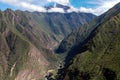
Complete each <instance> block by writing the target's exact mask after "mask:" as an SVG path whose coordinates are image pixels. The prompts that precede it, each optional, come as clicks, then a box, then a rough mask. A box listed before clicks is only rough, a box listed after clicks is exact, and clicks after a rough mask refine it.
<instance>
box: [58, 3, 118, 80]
mask: <svg viewBox="0 0 120 80" xmlns="http://www.w3.org/2000/svg"><path fill="white" fill-rule="evenodd" d="M94 24H95V25H96V24H97V26H96V27H95V26H93V25H92V27H93V28H94V29H93V30H92V31H91V32H90V35H88V37H87V38H86V39H85V42H84V43H83V44H79V46H77V47H75V48H76V49H74V50H77V51H74V52H73V53H74V57H73V59H72V60H70V62H69V63H67V64H66V67H65V68H63V71H61V72H60V73H59V78H58V80H119V79H120V41H119V40H120V3H118V4H117V5H116V6H114V7H113V8H112V9H110V10H109V11H108V12H106V13H105V14H103V15H101V16H99V18H98V19H97V20H96V23H94ZM88 26H89V25H88ZM90 26H91V25H90ZM68 55H69V54H68Z"/></svg>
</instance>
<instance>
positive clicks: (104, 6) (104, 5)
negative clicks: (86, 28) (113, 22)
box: [80, 0, 120, 15]
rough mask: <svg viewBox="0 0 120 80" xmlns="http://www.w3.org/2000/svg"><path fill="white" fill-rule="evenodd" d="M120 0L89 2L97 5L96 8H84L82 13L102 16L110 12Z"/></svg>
mask: <svg viewBox="0 0 120 80" xmlns="http://www.w3.org/2000/svg"><path fill="white" fill-rule="evenodd" d="M118 2H120V0H98V1H94V2H92V1H91V2H88V3H89V4H93V5H97V6H96V7H95V8H83V9H81V10H80V11H85V12H92V13H93V14H96V15H100V14H103V13H104V12H106V11H107V10H109V9H110V8H111V7H113V6H114V5H115V4H117V3H118Z"/></svg>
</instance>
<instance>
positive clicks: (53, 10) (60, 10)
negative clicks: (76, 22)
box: [47, 8, 65, 13]
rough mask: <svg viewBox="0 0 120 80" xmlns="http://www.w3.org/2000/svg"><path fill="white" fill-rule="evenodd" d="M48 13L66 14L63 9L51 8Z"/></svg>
mask: <svg viewBox="0 0 120 80" xmlns="http://www.w3.org/2000/svg"><path fill="white" fill-rule="evenodd" d="M47 12H59V13H65V11H64V10H63V9H62V8H51V9H50V10H48V11H47Z"/></svg>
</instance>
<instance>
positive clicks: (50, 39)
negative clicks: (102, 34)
mask: <svg viewBox="0 0 120 80" xmlns="http://www.w3.org/2000/svg"><path fill="white" fill-rule="evenodd" d="M94 17H95V16H94V15H92V14H88V13H68V14H61V13H39V12H28V11H25V12H23V11H19V10H17V11H12V10H10V9H7V10H5V11H0V80H32V79H35V80H39V79H40V80H41V79H43V78H44V76H45V75H46V74H47V70H49V69H53V68H54V67H56V66H57V56H56V55H55V54H54V52H53V50H54V48H55V46H57V45H58V44H59V42H60V41H61V40H62V39H63V38H64V37H65V36H67V35H68V34H69V33H70V32H71V31H72V29H74V28H76V27H77V26H79V25H83V24H84V23H86V22H88V21H90V20H92V19H93V18H94ZM78 18H79V19H78ZM77 20H78V21H77ZM80 20H81V21H80ZM76 21H77V22H76ZM72 22H74V23H72ZM73 26H75V27H73Z"/></svg>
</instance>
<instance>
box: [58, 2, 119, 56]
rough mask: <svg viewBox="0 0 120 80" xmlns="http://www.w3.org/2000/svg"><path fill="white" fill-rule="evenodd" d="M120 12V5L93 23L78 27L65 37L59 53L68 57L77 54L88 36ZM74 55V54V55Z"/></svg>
mask: <svg viewBox="0 0 120 80" xmlns="http://www.w3.org/2000/svg"><path fill="white" fill-rule="evenodd" d="M119 12H120V7H119V4H118V5H116V6H114V7H113V8H111V9H110V10H108V11H107V12H105V13H104V14H102V15H100V16H99V17H96V18H95V19H94V20H93V21H91V22H89V23H87V24H85V25H83V26H81V27H78V28H77V29H75V30H73V31H72V32H71V33H70V34H69V35H68V36H67V37H65V38H64V39H63V40H62V42H61V43H60V45H59V46H58V48H57V49H56V52H57V53H61V54H64V53H65V55H67V54H66V53H70V54H71V53H75V52H76V51H78V50H74V49H77V47H80V46H81V45H82V44H83V43H85V42H86V41H88V40H89V39H88V40H87V38H89V37H88V36H89V35H90V34H91V33H92V32H94V30H96V28H97V27H99V26H100V25H101V24H103V23H104V22H106V21H107V20H109V19H110V18H111V17H113V16H115V15H116V14H118V13H119ZM73 55H74V54H73Z"/></svg>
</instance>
